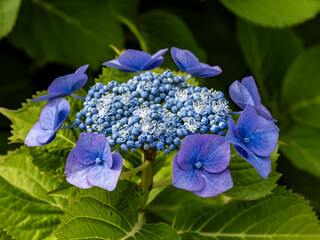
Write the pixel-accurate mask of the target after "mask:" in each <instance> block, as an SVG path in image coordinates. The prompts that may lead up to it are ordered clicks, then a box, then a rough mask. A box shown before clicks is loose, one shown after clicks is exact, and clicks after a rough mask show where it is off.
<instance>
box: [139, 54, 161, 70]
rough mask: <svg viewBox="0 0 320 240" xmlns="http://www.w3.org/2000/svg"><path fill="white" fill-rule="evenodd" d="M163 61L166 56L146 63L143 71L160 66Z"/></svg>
mask: <svg viewBox="0 0 320 240" xmlns="http://www.w3.org/2000/svg"><path fill="white" fill-rule="evenodd" d="M163 61H164V58H163V57H159V58H158V59H156V60H154V61H152V62H151V63H148V64H146V66H144V67H143V69H142V71H148V70H151V69H154V68H156V67H159V66H160V65H161V64H162V63H163Z"/></svg>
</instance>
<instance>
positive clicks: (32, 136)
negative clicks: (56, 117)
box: [24, 122, 52, 147]
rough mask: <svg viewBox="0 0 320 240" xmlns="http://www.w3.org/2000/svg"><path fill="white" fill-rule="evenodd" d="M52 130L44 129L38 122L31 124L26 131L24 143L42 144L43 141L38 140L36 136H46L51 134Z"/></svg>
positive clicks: (34, 145)
mask: <svg viewBox="0 0 320 240" xmlns="http://www.w3.org/2000/svg"><path fill="white" fill-rule="evenodd" d="M51 134H52V130H51V129H49V130H44V129H43V128H42V127H41V126H40V123H39V122H36V124H34V125H33V127H32V128H31V129H30V131H29V132H28V134H27V136H26V138H25V139H24V144H25V145H26V146H28V147H38V146H42V145H44V144H43V143H41V142H39V141H38V137H40V136H43V137H44V138H48V137H49V136H51Z"/></svg>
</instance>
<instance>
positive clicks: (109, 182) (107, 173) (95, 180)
mask: <svg viewBox="0 0 320 240" xmlns="http://www.w3.org/2000/svg"><path fill="white" fill-rule="evenodd" d="M113 155H114V159H113V166H112V168H108V166H107V165H106V164H104V162H103V164H100V165H96V166H94V167H93V168H92V169H91V170H90V172H89V173H88V174H87V180H88V182H89V183H90V184H92V185H94V186H97V187H100V188H103V189H105V190H108V191H113V190H114V189H115V188H116V186H117V183H118V179H119V177H120V174H121V170H122V166H123V161H122V157H121V155H120V154H119V153H115V154H113ZM119 155H120V156H119Z"/></svg>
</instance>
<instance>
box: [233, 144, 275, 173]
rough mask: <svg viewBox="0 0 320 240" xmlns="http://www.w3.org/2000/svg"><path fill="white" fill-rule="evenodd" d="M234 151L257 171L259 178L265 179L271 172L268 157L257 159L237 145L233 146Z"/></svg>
mask: <svg viewBox="0 0 320 240" xmlns="http://www.w3.org/2000/svg"><path fill="white" fill-rule="evenodd" d="M234 149H235V150H236V151H237V152H238V153H239V154H240V156H241V157H243V158H244V159H245V160H246V161H247V162H249V163H250V164H251V165H252V166H253V167H254V168H255V169H256V170H257V171H258V173H259V174H260V176H261V177H263V178H264V179H267V177H268V175H269V173H270V171H271V159H270V157H259V156H257V155H255V154H254V153H252V152H250V151H248V150H245V149H244V148H243V147H241V146H239V145H234Z"/></svg>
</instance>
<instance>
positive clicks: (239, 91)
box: [229, 81, 254, 109]
mask: <svg viewBox="0 0 320 240" xmlns="http://www.w3.org/2000/svg"><path fill="white" fill-rule="evenodd" d="M229 95H230V97H231V99H232V101H233V102H234V103H235V104H237V105H238V106H239V107H240V108H242V109H244V108H245V107H246V105H248V104H250V105H252V106H254V101H253V99H252V96H251V95H250V93H249V91H248V90H247V89H246V87H245V86H243V85H242V84H241V83H240V82H239V81H234V82H233V83H232V84H231V85H230V87H229Z"/></svg>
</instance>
